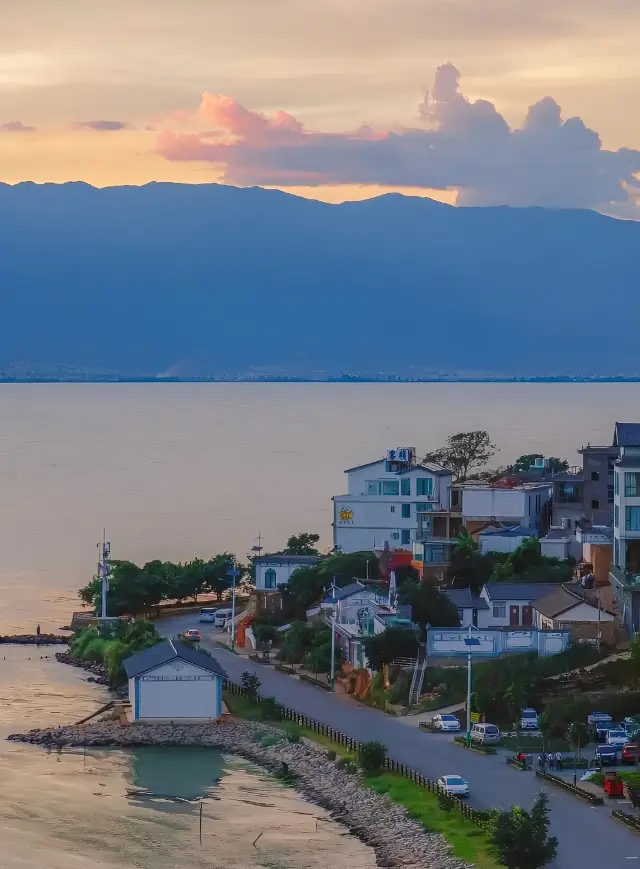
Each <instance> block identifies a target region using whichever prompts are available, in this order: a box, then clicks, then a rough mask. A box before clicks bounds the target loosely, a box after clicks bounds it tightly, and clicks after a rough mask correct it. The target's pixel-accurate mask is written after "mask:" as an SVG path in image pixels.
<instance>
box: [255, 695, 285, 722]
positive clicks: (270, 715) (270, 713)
mask: <svg viewBox="0 0 640 869" xmlns="http://www.w3.org/2000/svg"><path fill="white" fill-rule="evenodd" d="M260 711H261V712H262V717H263V718H264V720H265V721H280V720H281V718H282V706H281V705H280V704H279V703H278V702H277V701H276V698H275V697H265V698H264V699H263V701H262V703H261V704H260Z"/></svg>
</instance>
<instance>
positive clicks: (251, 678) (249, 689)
mask: <svg viewBox="0 0 640 869" xmlns="http://www.w3.org/2000/svg"><path fill="white" fill-rule="evenodd" d="M240 684H241V685H242V690H243V691H244V692H245V694H246V695H247V697H250V698H251V699H252V700H255V699H256V697H257V696H258V692H259V691H260V688H261V687H262V682H261V681H260V677H259V676H257V675H256V674H255V673H250V672H249V671H248V670H245V671H244V673H243V674H242V678H241V680H240Z"/></svg>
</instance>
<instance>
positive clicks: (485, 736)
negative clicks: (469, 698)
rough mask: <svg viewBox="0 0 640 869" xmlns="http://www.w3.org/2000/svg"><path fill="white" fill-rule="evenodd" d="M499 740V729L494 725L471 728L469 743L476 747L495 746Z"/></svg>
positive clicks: (477, 725) (476, 725)
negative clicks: (474, 744)
mask: <svg viewBox="0 0 640 869" xmlns="http://www.w3.org/2000/svg"><path fill="white" fill-rule="evenodd" d="M501 738H502V737H501V734H500V729H499V728H498V727H497V726H496V725H495V724H474V725H473V727H472V728H471V742H477V743H478V745H495V744H496V743H498V742H500V739H501Z"/></svg>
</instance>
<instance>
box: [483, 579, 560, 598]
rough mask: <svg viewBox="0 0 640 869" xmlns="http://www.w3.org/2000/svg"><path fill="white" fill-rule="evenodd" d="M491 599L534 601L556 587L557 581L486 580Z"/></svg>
mask: <svg viewBox="0 0 640 869" xmlns="http://www.w3.org/2000/svg"><path fill="white" fill-rule="evenodd" d="M485 588H486V590H487V594H488V595H489V598H490V599H491V600H519V601H536V600H540V598H542V597H544V596H545V595H547V594H551V592H552V591H555V590H556V589H557V588H558V583H557V582H553V583H552V582H488V583H487V584H486V585H485Z"/></svg>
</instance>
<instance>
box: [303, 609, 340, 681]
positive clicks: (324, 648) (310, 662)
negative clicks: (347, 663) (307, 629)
mask: <svg viewBox="0 0 640 869" xmlns="http://www.w3.org/2000/svg"><path fill="white" fill-rule="evenodd" d="M343 662H344V652H343V650H342V649H341V648H340V646H338V645H337V644H336V646H335V649H334V669H335V672H336V673H337V672H338V670H339V669H340V667H341V666H342V664H343ZM303 666H304V667H305V668H306V669H307V670H311V671H313V672H314V673H324V674H326V675H327V676H328V675H329V674H330V673H331V628H330V627H329V626H328V625H326V624H324V623H323V622H319V623H318V624H315V625H313V626H312V628H311V645H310V648H309V651H308V652H307V654H306V655H305V658H304V661H303Z"/></svg>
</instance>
